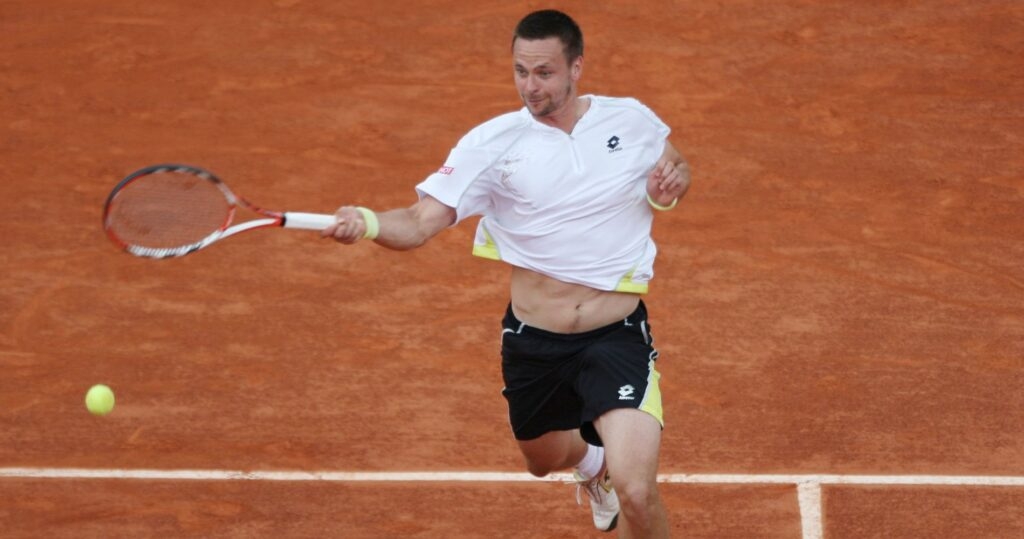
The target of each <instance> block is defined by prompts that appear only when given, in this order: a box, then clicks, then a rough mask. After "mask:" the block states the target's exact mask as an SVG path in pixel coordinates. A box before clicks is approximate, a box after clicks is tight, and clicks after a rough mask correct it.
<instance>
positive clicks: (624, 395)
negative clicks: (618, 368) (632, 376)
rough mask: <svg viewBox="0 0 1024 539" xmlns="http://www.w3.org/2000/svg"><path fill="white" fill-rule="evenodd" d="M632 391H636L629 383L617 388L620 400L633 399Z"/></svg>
mask: <svg viewBox="0 0 1024 539" xmlns="http://www.w3.org/2000/svg"><path fill="white" fill-rule="evenodd" d="M634 391H636V388H635V387H633V386H631V385H629V384H626V385H624V386H622V387H620V388H619V400H620V401H631V400H633V399H634V397H633V392H634Z"/></svg>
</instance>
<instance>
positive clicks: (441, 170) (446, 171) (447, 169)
mask: <svg viewBox="0 0 1024 539" xmlns="http://www.w3.org/2000/svg"><path fill="white" fill-rule="evenodd" d="M452 172H455V167H441V168H439V169H437V173H438V174H444V175H445V176H451V175H452Z"/></svg>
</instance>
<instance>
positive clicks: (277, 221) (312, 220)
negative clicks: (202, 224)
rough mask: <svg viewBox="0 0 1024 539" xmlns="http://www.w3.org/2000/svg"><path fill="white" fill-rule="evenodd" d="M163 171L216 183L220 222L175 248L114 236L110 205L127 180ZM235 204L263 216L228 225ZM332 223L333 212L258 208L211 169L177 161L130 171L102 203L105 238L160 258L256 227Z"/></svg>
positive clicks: (321, 226)
mask: <svg viewBox="0 0 1024 539" xmlns="http://www.w3.org/2000/svg"><path fill="white" fill-rule="evenodd" d="M165 172H173V173H178V174H191V175H192V176H196V177H198V178H200V179H203V180H206V181H208V182H210V183H211V184H213V185H214V186H216V187H217V189H218V190H220V192H221V194H222V195H224V199H225V201H226V202H227V205H228V212H227V216H226V218H225V220H224V223H222V224H221V226H220V227H219V228H217V229H216V230H214V231H213V232H212V233H210V234H209V235H207V236H206V237H204V238H202V239H200V240H199V241H196V242H194V243H189V244H186V245H180V246H177V247H144V246H141V245H134V244H131V243H128V242H126V241H124V240H123V239H121V238H120V237H118V236H117V235H116V234H115V233H114V232H113V230H111V226H110V222H109V219H110V215H111V208H112V207H113V206H114V202H115V200H116V199H117V195H118V193H120V192H121V191H122V190H124V189H125V188H126V187H127V186H128V185H130V184H131V183H133V182H135V181H138V180H139V179H141V178H144V177H146V176H148V175H150V174H156V173H165ZM239 206H242V207H245V208H247V209H249V210H250V211H252V212H253V213H256V214H257V215H261V216H263V218H260V219H252V220H249V221H245V222H242V223H237V224H234V225H232V224H231V223H232V221H233V220H234V218H235V215H236V213H237V209H238V207H239ZM334 222H335V220H334V216H333V215H327V214H320V213H303V212H277V211H271V210H267V209H264V208H261V207H259V206H256V205H254V204H252V203H250V202H249V201H247V200H246V199H244V198H242V197H240V196H238V195H236V194H235V193H234V192H233V191H232V190H231V188H229V187H228V186H227V184H226V183H224V181H223V180H221V179H220V178H218V177H217V176H216V175H215V174H213V173H212V172H210V171H208V170H206V169H203V168H200V167H196V166H192V165H185V164H180V163H162V164H158V165H150V166H147V167H143V168H140V169H138V170H136V171H134V172H132V173H131V174H129V175H127V176H125V178H124V179H123V180H121V181H120V182H118V184H117V185H116V186H114V189H113V190H111V192H110V195H108V196H107V200H106V202H105V203H104V204H103V230H104V231H105V232H106V234H107V237H109V238H110V240H111V241H113V242H114V244H116V245H117V246H119V247H120V248H121V249H122V250H124V251H126V252H128V253H130V254H132V255H135V256H139V257H144V258H157V259H163V258H175V257H180V256H185V255H187V254H190V253H194V252H196V251H198V250H200V249H203V248H205V247H209V246H210V245H211V244H213V243H214V242H217V241H219V240H222V239H224V238H227V237H229V236H234V235H235V234H238V233H241V232H248V231H250V230H256V229H258V228H269V227H282V228H294V229H300V230H323V229H325V228H327V227H328V226H330V225H332V224H334Z"/></svg>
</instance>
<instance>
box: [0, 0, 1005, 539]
mask: <svg viewBox="0 0 1024 539" xmlns="http://www.w3.org/2000/svg"><path fill="white" fill-rule="evenodd" d="M539 7H548V6H547V5H546V4H544V5H542V4H540V3H537V2H521V1H516V2H489V3H483V2H478V3H474V2H463V1H438V2H411V1H409V2H405V1H403V2H378V3H372V2H348V1H339V2H333V1H324V0H321V1H311V0H305V1H304V0H277V1H269V0H257V1H252V2H240V1H235V0H231V1H228V0H225V1H218V0H208V1H202V2H200V1H185V0H182V1H174V2H171V1H157V2H136V1H131V2H129V1H124V0H104V1H99V0H89V1H86V0H43V1H38V0H4V1H2V2H0V117H2V122H0V158H2V167H0V210H2V211H3V213H4V215H5V218H4V220H3V222H2V224H0V227H2V231H3V235H2V237H3V242H2V243H0V264H2V268H3V271H2V273H0V368H2V370H0V372H2V375H0V536H3V537H18V538H21V537H26V538H27V537H33V538H34V537H76V538H78V537H177V536H181V537H355V538H390V537H424V538H427V537H429V538H434V537H441V538H457V537H472V538H476V537H479V538H489V537H539V538H562V537H566V538H568V537H597V536H601V534H598V533H596V532H595V531H594V530H593V529H592V527H591V524H590V520H589V518H590V517H589V512H588V511H587V510H585V509H583V508H579V507H577V506H576V505H575V501H574V499H573V496H574V489H573V488H572V487H571V486H570V485H568V484H565V483H564V482H562V481H560V480H558V479H557V478H556V480H554V481H540V480H529V479H523V478H522V477H521V475H510V476H508V477H511V478H512V480H508V479H496V477H504V476H500V475H497V474H501V473H507V474H522V473H523V471H524V470H523V468H522V465H521V460H520V457H519V455H518V452H517V450H516V448H515V446H514V444H513V442H512V439H511V435H510V434H509V432H508V427H507V423H506V416H505V403H504V401H503V399H502V398H501V396H500V390H501V386H502V384H501V377H500V373H499V361H498V356H497V353H498V344H499V343H498V337H499V325H498V323H499V319H500V315H501V313H502V310H503V308H504V306H505V304H506V302H507V299H508V296H507V290H506V289H505V283H504V281H505V279H506V277H507V271H508V270H507V268H505V267H503V266H502V265H500V264H497V263H494V262H490V261H485V260H481V259H477V258H474V257H472V256H470V254H469V250H470V243H471V239H472V233H473V225H472V223H464V224H462V225H460V226H459V227H457V228H453V229H452V230H449V231H446V232H444V233H443V234H441V235H440V236H439V237H438V238H436V239H435V240H434V241H433V242H432V243H430V244H429V245H427V246H426V247H424V248H422V249H420V250H418V251H414V252H408V253H395V252H390V251H386V250H384V249H381V248H378V247H376V246H374V245H371V244H369V243H365V244H360V245H356V246H353V247H343V246H339V245H337V244H334V243H332V242H328V241H322V240H320V239H319V238H318V237H317V236H316V234H315V233H307V232H295V231H260V232H254V233H251V234H248V235H242V236H238V237H236V238H232V239H230V240H226V241H224V242H222V243H220V244H218V245H215V246H213V247H212V248H210V249H208V250H206V251H202V252H200V253H197V254H195V255H191V256H189V257H186V258H183V259H177V260H169V261H151V260H142V259H137V258H134V257H131V256H129V255H126V254H123V253H120V252H118V251H117V250H116V249H115V248H114V247H113V245H112V244H111V243H110V242H108V240H107V239H106V238H105V236H104V235H103V233H102V231H101V229H100V209H101V206H102V203H103V201H104V199H105V198H106V196H107V194H108V192H109V190H110V188H111V187H112V186H113V185H114V183H116V182H117V180H119V179H120V178H121V177H123V176H124V175H126V174H127V173H128V172H130V171H132V170H134V169H136V168H139V167H142V166H144V165H148V164H152V163H157V162H165V161H178V162H185V163H192V164H196V165H200V166H204V167H207V168H209V169H211V170H213V171H215V172H216V173H218V174H219V175H220V176H222V177H223V178H225V179H226V180H227V181H228V182H229V183H230V184H231V185H232V186H233V187H234V188H235V189H236V190H238V191H239V192H241V193H242V194H244V195H246V196H247V197H248V198H250V199H252V200H253V201H255V202H257V203H259V204H262V205H264V206H268V207H272V208H275V209H286V210H298V211H310V212H328V213H329V212H332V211H333V210H334V209H335V208H336V207H337V206H339V205H341V204H343V203H358V204H361V205H365V206H369V207H372V208H387V207H393V206H399V205H406V204H409V203H411V202H412V201H413V200H414V198H415V195H414V193H413V186H414V185H415V183H417V182H418V181H420V180H421V179H422V178H424V177H425V176H426V175H427V174H429V173H430V172H432V171H433V170H435V169H436V168H437V167H438V166H440V165H441V164H442V163H443V161H444V159H445V156H446V155H447V153H448V150H449V149H450V147H451V146H453V145H454V144H455V142H456V141H457V140H458V138H459V137H460V136H461V135H462V134H463V133H464V132H465V131H467V130H468V129H469V128H471V127H473V126H474V125H476V124H477V123H479V122H481V121H483V120H485V119H487V118H490V117H492V116H494V115H497V114H499V113H502V112H505V111H509V110H513V109H516V108H518V107H519V106H520V103H519V101H518V100H517V96H516V94H515V92H514V89H513V86H512V78H511V75H512V70H511V61H510V54H509V41H510V35H511V29H512V27H513V26H514V25H515V23H516V21H518V19H519V18H520V17H521V16H522V15H524V14H525V13H526V12H528V11H529V10H531V9H535V8H539ZM555 7H561V8H563V9H565V10H567V11H568V12H570V13H571V14H572V15H574V16H575V17H576V18H577V20H578V21H579V22H580V23H581V25H582V27H583V30H584V33H585V36H586V40H587V49H586V53H585V72H584V76H583V80H582V84H581V91H582V92H584V93H593V94H601V95H631V96H634V97H637V98H639V99H640V100H641V101H643V102H644V103H646V104H648V105H649V106H650V107H652V108H653V109H654V110H655V111H656V112H657V113H658V114H659V115H660V116H661V118H662V119H664V120H665V121H666V123H668V124H669V125H670V126H672V127H673V128H674V132H673V135H672V141H673V142H674V143H675V145H676V146H677V147H678V148H680V149H681V150H682V151H683V153H684V154H685V155H686V156H687V158H688V159H689V161H690V164H691V167H692V169H693V176H694V183H693V188H692V189H691V192H690V194H689V195H688V197H687V198H686V200H685V201H684V202H683V203H682V204H681V205H680V207H679V208H678V209H676V210H675V211H673V212H670V213H667V214H660V215H658V216H657V220H656V224H655V240H656V241H657V242H658V244H659V247H660V253H659V258H658V262H657V265H656V267H655V270H656V272H657V275H656V277H655V280H654V281H653V283H652V287H651V293H650V294H649V295H648V296H647V297H646V298H645V301H646V302H647V303H648V306H649V308H650V310H651V313H652V317H651V324H652V327H653V331H654V335H655V338H656V341H657V345H658V348H659V350H660V351H661V358H660V359H659V361H658V364H659V370H660V371H661V372H662V375H663V378H662V391H663V394H664V399H665V407H666V421H667V428H666V430H665V431H664V440H663V448H662V462H661V473H662V474H664V475H663V479H664V480H665V481H664V482H663V483H662V484H661V492H662V495H663V497H664V499H665V503H666V505H667V507H668V511H669V515H670V521H671V526H672V529H673V535H674V537H702V538H741V539H742V538H801V537H803V538H804V539H814V538H816V537H825V538H828V539H839V538H850V539H855V538H858V539H859V538H876V537H877V538H911V537H913V538H918V537H920V538H964V539H979V538H980V539H1020V538H1022V537H1024V482H1022V477H1024V429H1022V425H1024V389H1022V388H1024V241H1022V240H1024V78H1022V77H1021V73H1024V3H1021V2H1019V1H1016V0H1004V1H986V0H981V1H971V2H964V1H940V0H935V1H916V2H914V1H911V2H860V1H852V0H851V1H834V2H824V1H822V2H810V1H797V0H782V1H778V2H768V3H765V2H757V1H751V0H738V1H728V2H713V1H707V0H695V1H688V2H682V1H660V0H659V1H651V2H642V3H629V2H582V1H580V2H561V3H556V4H555ZM96 383H107V384H109V385H110V386H112V387H113V388H114V390H115V392H116V394H117V399H118V401H117V407H116V408H115V410H114V412H113V413H112V414H111V415H109V416H107V417H104V418H97V417H93V416H90V415H89V414H88V413H87V412H86V410H85V408H84V406H83V403H82V398H83V396H84V394H85V391H86V390H87V389H88V388H89V387H90V386H91V385H93V384H96ZM203 471H206V472H210V476H209V477H206V476H203V475H202V474H201V473H200V472H203ZM150 472H152V473H153V474H154V475H152V476H148V477H147V475H146V474H147V473H150ZM357 472H358V473H364V472H365V474H367V475H356V473H357ZM405 472H422V475H409V476H408V477H406V476H397V477H398V479H396V480H385V479H388V478H392V479H394V478H395V477H396V476H394V475H385V474H396V473H405ZM275 473H278V474H282V475H273V474H275ZM90 474H91V475H90ZM161 474H163V475H161ZM218 474H220V475H218ZM330 474H334V475H330ZM83 476H84V477H83ZM719 476H721V481H718V480H717V479H716V478H717V477H719ZM889 477H892V478H893V479H892V481H887V480H886V478H889ZM488 478H491V479H488ZM866 478H874V479H872V480H868V479H866ZM879 478H881V480H879ZM367 479H368V480H367ZM465 479H471V480H465Z"/></svg>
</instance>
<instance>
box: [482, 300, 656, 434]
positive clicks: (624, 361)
mask: <svg viewBox="0 0 1024 539" xmlns="http://www.w3.org/2000/svg"><path fill="white" fill-rule="evenodd" d="M502 327H503V331H502V335H501V373H502V377H503V378H504V381H505V389H504V390H502V395H504V396H505V399H506V400H507V401H508V409H509V422H510V423H511V425H512V432H513V434H514V435H515V437H516V439H517V440H532V439H534V438H537V437H539V436H541V435H542V434H545V433H547V432H551V431H556V430H571V429H577V428H578V429H580V433H581V434H582V435H583V439H584V440H586V441H587V442H588V443H591V444H594V445H602V443H601V438H600V437H599V436H598V434H597V431H596V430H595V429H594V420H595V419H597V418H598V417H600V416H601V415H602V414H604V413H605V412H607V411H609V410H614V409H617V408H636V409H639V410H643V411H645V412H647V413H649V414H651V415H652V416H654V418H655V419H657V420H658V422H659V423H662V425H664V421H663V419H662V409H661V390H660V389H659V387H658V378H660V376H661V375H660V374H658V371H657V370H655V368H654V362H655V360H656V359H657V358H658V352H657V350H655V349H654V347H653V346H652V345H653V342H654V341H653V339H652V338H651V332H650V326H649V325H648V324H647V308H646V307H645V306H644V303H643V301H641V302H640V304H639V305H638V306H637V308H636V310H635V311H634V312H633V313H632V314H630V315H629V316H628V317H626V319H625V320H622V321H621V322H615V323H614V324H609V325H607V326H605V327H602V328H598V329H595V330H592V331H587V332H585V333H573V334H562V333H552V332H550V331H544V330H542V329H537V328H533V327H530V326H527V325H526V324H524V323H522V322H520V321H519V320H517V319H516V317H515V315H514V314H512V306H511V305H509V307H508V310H507V311H506V312H505V319H504V320H502Z"/></svg>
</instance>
